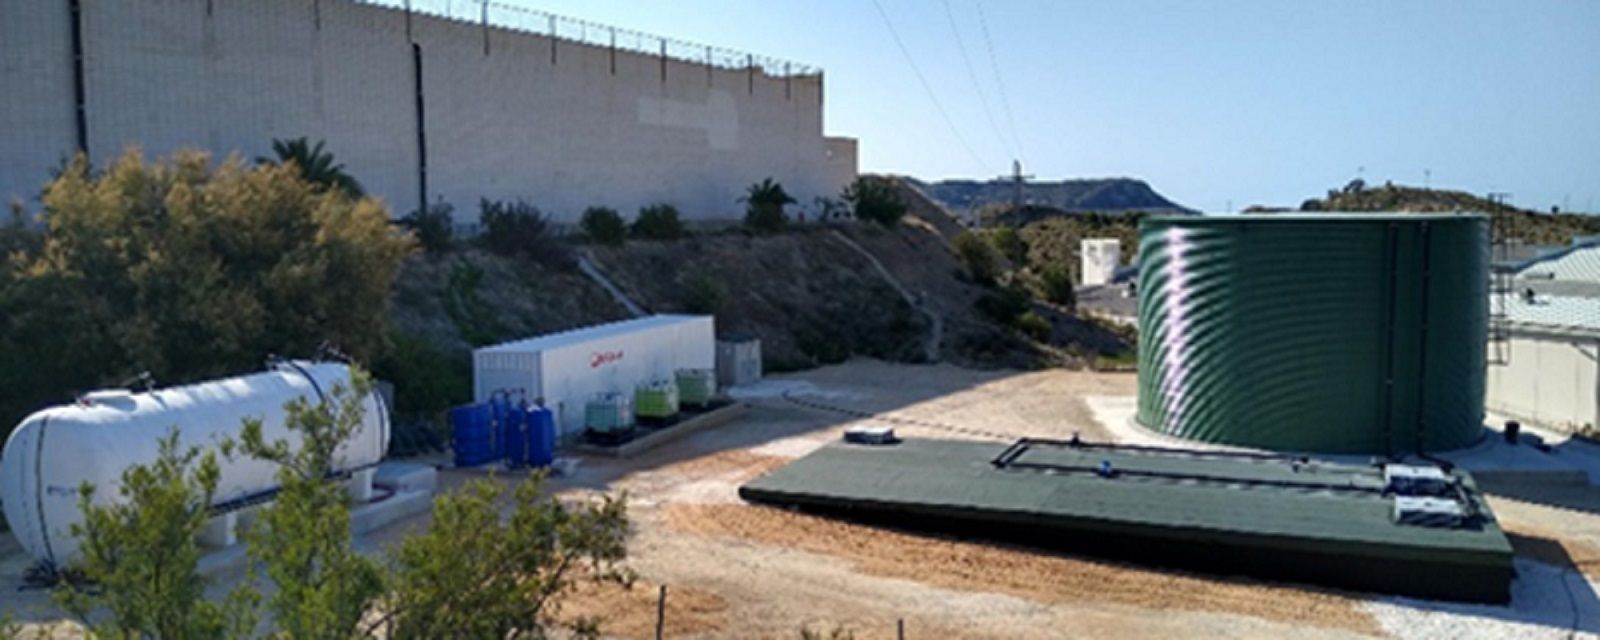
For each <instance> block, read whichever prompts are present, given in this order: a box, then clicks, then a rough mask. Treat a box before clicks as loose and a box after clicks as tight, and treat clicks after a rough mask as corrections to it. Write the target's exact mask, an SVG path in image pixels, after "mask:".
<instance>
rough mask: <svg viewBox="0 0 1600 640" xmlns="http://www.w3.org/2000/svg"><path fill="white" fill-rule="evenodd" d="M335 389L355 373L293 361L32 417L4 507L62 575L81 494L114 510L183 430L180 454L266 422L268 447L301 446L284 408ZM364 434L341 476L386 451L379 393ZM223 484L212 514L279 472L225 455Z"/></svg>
mask: <svg viewBox="0 0 1600 640" xmlns="http://www.w3.org/2000/svg"><path fill="white" fill-rule="evenodd" d="M335 385H341V386H344V387H345V388H347V389H348V388H349V385H350V369H349V368H348V367H346V366H345V365H342V364H337V363H311V362H299V361H290V362H282V363H278V364H275V365H273V366H272V367H271V368H270V370H268V371H266V372H264V373H257V374H253V375H248V376H241V377H237V378H228V379H224V380H215V381H211V382H205V383H201V384H195V385H189V386H184V387H173V388H170V389H158V390H155V391H150V392H145V393H132V392H129V391H127V390H125V389H113V390H106V391H96V392H93V393H89V394H87V395H85V396H84V397H83V398H81V399H80V400H79V401H78V402H77V403H74V404H71V405H63V406H58V407H51V408H48V409H44V410H42V411H39V412H37V413H34V414H33V415H30V416H28V417H27V418H26V419H24V420H23V421H22V424H20V425H18V426H17V428H16V430H15V431H13V432H12V433H11V437H10V438H9V439H8V440H7V441H6V446H5V452H4V454H3V455H0V500H4V503H5V516H6V522H7V523H9V524H10V526H11V533H12V535H15V536H16V537H17V541H18V542H20V543H21V544H22V547H23V549H25V550H27V552H28V553H29V554H31V555H32V556H33V557H34V558H35V559H37V560H40V561H43V562H47V563H51V564H54V565H57V566H61V565H64V564H67V563H70V562H72V561H73V560H74V559H76V554H77V551H78V543H77V541H76V540H75V539H73V537H72V534H71V527H72V525H73V523H77V522H80V521H81V520H82V515H81V514H80V513H79V510H78V487H79V485H81V484H82V483H84V482H88V483H89V484H91V485H93V486H94V488H95V491H94V502H95V503H96V504H100V505H108V504H115V503H117V502H120V501H121V500H122V497H121V496H120V495H118V488H119V486H120V484H121V477H122V472H123V471H124V470H125V469H127V468H128V467H129V466H131V465H134V464H149V463H151V462H154V461H155V459H156V456H157V454H158V452H159V451H160V443H159V441H160V439H161V438H164V437H166V435H167V434H168V432H169V431H170V430H171V429H173V428H177V430H178V433H179V436H178V444H179V447H180V450H182V449H187V448H188V447H191V446H197V447H201V448H209V449H213V450H214V449H215V448H216V446H217V443H219V442H221V441H222V440H223V439H225V438H229V437H232V438H237V437H238V435H239V431H240V428H241V426H242V424H243V421H244V419H245V418H258V419H260V420H261V431H262V435H263V436H264V437H265V438H266V440H267V441H268V442H271V441H273V440H278V439H284V440H288V441H289V442H290V444H291V446H294V445H296V444H298V442H299V438H298V437H294V436H292V435H291V434H290V433H289V431H288V429H287V428H286V426H285V423H284V419H285V412H284V408H283V405H284V403H287V402H289V401H290V400H293V399H296V398H306V399H307V400H309V401H310V402H312V403H316V402H317V401H318V400H319V399H320V398H321V397H323V395H324V394H329V393H331V392H332V390H333V388H334V386H335ZM363 407H364V408H365V412H364V415H365V417H364V418H363V424H362V425H361V428H360V429H359V430H358V431H357V432H356V433H355V434H354V435H353V436H352V437H351V438H350V440H349V441H348V442H346V443H345V444H344V445H343V446H342V447H341V448H340V449H339V452H338V455H337V456H336V462H335V464H336V466H337V468H338V470H340V471H353V470H358V469H361V468H364V467H370V466H372V465H375V464H377V463H378V461H379V460H381V459H382V458H383V453H384V451H385V450H386V449H387V448H388V446H389V414H388V411H387V410H386V408H385V407H384V405H383V400H382V398H381V397H380V396H379V395H378V394H377V393H376V392H375V391H374V392H373V393H371V394H369V395H368V396H367V397H366V398H365V399H364V402H363ZM217 462H218V464H219V465H220V467H221V471H222V473H221V477H219V478H218V480H217V492H216V497H215V498H214V500H213V502H212V504H213V505H224V504H228V503H236V502H242V501H245V500H249V499H251V498H253V497H257V496H263V495H265V494H267V493H269V492H271V491H272V490H274V489H276V488H277V481H276V473H277V470H278V469H277V465H275V464H273V463H270V462H265V461H261V460H255V459H252V458H248V457H245V456H240V455H238V454H237V453H236V454H235V456H234V459H233V460H228V459H227V458H224V457H223V456H222V455H221V454H220V452H219V453H218V456H217Z"/></svg>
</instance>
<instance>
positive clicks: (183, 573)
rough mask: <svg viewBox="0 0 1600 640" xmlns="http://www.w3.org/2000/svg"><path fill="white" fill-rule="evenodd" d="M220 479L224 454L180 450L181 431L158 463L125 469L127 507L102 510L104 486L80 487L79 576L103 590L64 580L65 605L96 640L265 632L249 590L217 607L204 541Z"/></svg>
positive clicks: (164, 445)
mask: <svg viewBox="0 0 1600 640" xmlns="http://www.w3.org/2000/svg"><path fill="white" fill-rule="evenodd" d="M220 475H221V470H220V467H219V466H218V465H217V459H216V455H215V454H213V453H211V452H209V451H208V452H206V453H205V454H204V455H202V454H201V453H200V450H199V449H198V448H195V447H190V448H187V449H180V447H179V446H178V431H177V429H173V430H171V431H169V432H168V434H167V436H166V437H164V438H162V439H161V441H160V452H159V454H158V455H157V456H156V460H155V461H154V462H153V463H151V464H149V465H133V466H131V467H129V468H128V469H127V470H126V471H123V473H122V482H121V485H120V486H119V487H118V488H117V492H118V494H119V495H120V496H122V500H121V501H119V502H117V503H114V504H110V505H105V506H100V505H96V504H95V503H94V500H93V497H94V492H95V488H94V487H92V486H89V485H88V484H87V483H86V484H84V485H83V486H82V487H80V488H79V490H78V491H79V492H78V509H79V510H80V511H81V512H82V513H83V521H82V522H81V523H78V524H74V525H72V528H71V531H72V535H73V536H74V537H76V538H77V539H78V541H79V552H80V553H81V555H82V558H81V560H79V561H78V562H77V563H76V564H75V565H74V566H73V567H71V568H70V569H69V574H78V575H81V577H82V578H83V580H84V581H86V582H88V583H89V584H93V585H95V588H93V589H79V588H78V587H77V585H75V584H73V583H72V582H70V581H68V582H64V583H63V584H62V586H61V587H58V588H57V590H56V592H55V598H56V601H57V602H58V603H59V604H60V605H61V606H62V608H63V609H65V610H67V612H69V613H70V614H72V615H73V616H75V617H77V618H78V619H79V620H81V621H82V622H83V623H84V625H85V626H87V627H88V628H89V631H90V635H92V636H96V637H103V638H222V637H247V636H248V634H249V633H250V630H251V629H252V628H253V627H254V626H255V618H254V616H253V615H252V614H251V612H252V608H253V605H254V603H255V597H254V592H253V591H250V590H248V589H247V588H240V589H237V590H235V591H234V592H233V593H232V594H230V595H229V596H228V597H227V598H226V599H225V601H223V602H222V603H220V604H218V603H214V602H210V601H208V600H206V597H205V588H206V581H205V580H204V579H203V578H201V577H200V574H199V571H198V569H197V568H196V567H197V566H198V563H199V561H200V555H201V550H200V544H199V542H198V540H197V537H198V536H199V535H200V531H201V530H202V529H204V528H205V526H206V521H207V520H208V519H209V517H210V515H211V514H210V507H211V500H212V498H213V497H214V496H215V494H216V489H217V478H218V477H219V476H220ZM102 612H103V613H104V614H106V615H101V614H102Z"/></svg>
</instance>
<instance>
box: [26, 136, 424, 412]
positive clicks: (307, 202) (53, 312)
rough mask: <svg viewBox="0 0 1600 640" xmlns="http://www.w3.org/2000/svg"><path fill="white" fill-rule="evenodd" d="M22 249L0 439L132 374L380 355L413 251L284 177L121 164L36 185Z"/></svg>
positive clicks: (127, 158)
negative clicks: (320, 354)
mask: <svg viewBox="0 0 1600 640" xmlns="http://www.w3.org/2000/svg"><path fill="white" fill-rule="evenodd" d="M42 201H43V205H44V210H43V213H42V215H41V218H42V220H43V222H44V225H45V227H44V230H43V231H42V239H41V240H40V241H39V244H38V245H37V246H38V247H39V248H38V249H37V250H35V249H30V248H27V247H24V248H22V249H21V250H19V251H16V252H13V253H12V255H11V256H9V259H8V260H6V261H5V266H4V267H0V272H4V273H6V274H7V275H4V276H0V353H4V354H6V357H4V358H0V388H3V389H5V390H6V391H5V392H4V393H0V436H3V435H4V433H5V432H6V431H8V430H9V428H10V427H11V426H12V425H15V424H16V423H17V422H18V421H19V420H20V419H21V418H22V417H23V415H24V414H25V413H27V412H29V411H32V410H34V409H37V408H39V407H41V406H44V405H46V404H49V403H52V402H60V401H63V400H65V399H68V398H71V397H72V396H73V394H74V393H75V392H77V391H82V390H86V389H92V388H95V387H98V386H102V385H114V384H117V383H119V382H121V381H123V380H126V379H128V377H130V376H131V375H133V374H136V373H138V372H140V371H149V372H150V373H151V375H152V376H154V377H155V379H157V380H159V381H161V382H162V383H163V384H179V383H184V382H190V381H194V380H202V379H206V378H213V377H217V376H220V375H225V374H234V373H238V372H240V371H251V370H255V369H257V368H259V367H260V366H261V362H262V360H263V359H264V358H265V357H266V356H267V354H272V353H277V354H283V355H310V354H312V353H315V352H316V350H317V347H318V345H320V344H322V343H323V342H324V341H329V342H333V343H335V344H337V345H338V346H339V347H340V348H341V349H342V350H343V351H345V352H346V353H348V354H350V355H351V356H352V357H354V358H355V359H357V360H370V359H371V358H372V357H373V356H375V355H377V353H378V352H379V350H380V349H381V348H382V346H383V335H384V329H385V327H386V326H387V309H388V304H389V297H390V293H391V290H392V288H393V284H394V281H395V278H396V276H397V275H398V273H399V270H400V265H401V263H402V262H403V261H404V260H405V259H406V257H407V256H409V255H410V254H411V253H412V252H413V251H414V247H415V245H414V243H413V241H412V240H411V239H410V238H409V237H406V235H405V234H397V233H395V231H394V229H393V227H392V226H391V224H390V216H389V212H388V210H386V209H385V208H384V206H383V204H382V203H381V202H379V201H377V200H373V199H360V200H355V199H351V198H350V197H348V196H347V195H346V194H345V193H344V192H343V191H342V190H339V189H325V188H321V187H319V186H317V185H315V184H312V183H310V182H308V181H306V180H305V179H304V178H303V177H301V175H300V172H299V170H298V169H293V168H290V167H287V166H281V165H273V164H264V165H253V166H252V165H245V164H242V163H240V162H238V161H236V160H230V161H227V162H223V163H222V164H221V165H220V166H219V165H213V164H212V163H211V161H210V158H209V157H208V156H206V155H204V154H198V153H192V152H190V153H180V154H178V155H175V156H173V157H172V158H170V159H168V160H165V161H163V162H161V163H146V162H145V160H144V158H143V157H141V156H140V155H139V154H138V153H136V152H130V153H128V154H125V155H123V156H122V157H121V158H119V159H117V160H116V161H114V162H113V163H112V164H111V165H110V166H109V167H107V168H106V170H105V171H104V172H103V173H99V174H91V172H90V171H89V168H88V163H87V162H85V161H83V160H81V159H80V160H77V161H75V162H73V163H72V164H71V165H70V166H69V167H67V168H66V169H65V170H63V171H62V173H61V175H60V176H59V177H57V178H56V179H55V180H53V181H51V182H50V183H49V185H47V186H46V188H45V192H44V195H43V198H42Z"/></svg>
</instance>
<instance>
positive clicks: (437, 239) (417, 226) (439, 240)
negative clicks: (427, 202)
mask: <svg viewBox="0 0 1600 640" xmlns="http://www.w3.org/2000/svg"><path fill="white" fill-rule="evenodd" d="M454 211H455V207H452V206H450V205H449V204H447V203H444V202H438V203H435V204H433V205H431V206H429V207H428V208H427V209H423V210H421V211H412V212H411V213H409V214H406V217H404V218H401V219H400V224H402V225H404V226H405V227H406V228H408V229H410V230H411V235H412V237H414V238H416V239H417V244H420V245H422V250H423V251H426V252H427V253H428V254H430V255H438V254H442V253H446V252H448V251H450V247H451V245H453V244H454V243H455V218H454V216H453V215H452V214H453V213H454Z"/></svg>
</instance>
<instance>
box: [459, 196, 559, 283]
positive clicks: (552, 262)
mask: <svg viewBox="0 0 1600 640" xmlns="http://www.w3.org/2000/svg"><path fill="white" fill-rule="evenodd" d="M478 207H479V213H478V222H479V223H480V224H481V225H482V226H483V237H482V242H483V246H484V248H485V249H488V250H489V252H490V253H494V254H496V255H501V256H507V257H514V256H522V257H526V258H529V259H531V260H533V261H534V262H536V263H539V264H541V265H543V266H545V267H549V268H551V269H557V270H566V269H571V268H572V267H573V266H574V264H575V259H574V258H573V256H572V253H571V252H570V251H568V250H567V246H566V244H565V243H563V242H562V241H561V239H560V238H557V237H556V236H555V232H554V231H553V230H552V228H551V225H550V217H549V216H546V215H545V214H543V213H541V212H540V211H539V208H538V207H535V206H533V205H531V204H528V203H526V202H523V201H521V200H517V201H514V202H497V201H493V200H487V199H486V200H481V201H479V203H478Z"/></svg>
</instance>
